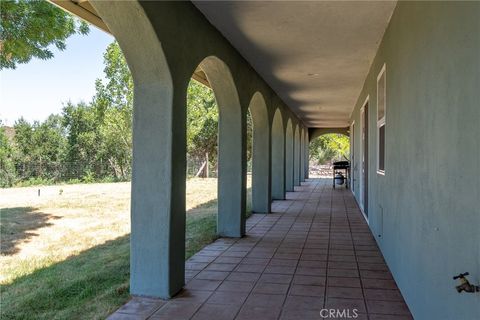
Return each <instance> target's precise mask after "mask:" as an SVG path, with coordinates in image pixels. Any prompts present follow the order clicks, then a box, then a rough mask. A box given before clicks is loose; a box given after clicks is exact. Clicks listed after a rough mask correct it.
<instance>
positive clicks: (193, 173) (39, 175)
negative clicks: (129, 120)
mask: <svg viewBox="0 0 480 320" xmlns="http://www.w3.org/2000/svg"><path fill="white" fill-rule="evenodd" d="M186 160H187V161H186V176H187V178H193V177H200V178H207V177H208V178H217V177H218V167H217V162H216V161H212V160H210V159H208V156H203V157H193V156H189V155H187V159H186ZM215 160H216V159H215ZM251 171H252V162H251V161H248V162H247V173H251ZM131 177H132V170H131V165H127V166H125V167H124V168H123V167H119V166H118V165H115V164H112V163H109V162H102V161H92V162H87V161H72V162H65V161H61V162H47V161H25V162H22V163H16V164H13V165H10V166H7V165H6V164H5V163H3V162H1V161H0V180H1V181H0V186H1V187H10V186H27V185H35V184H55V183H92V182H119V181H130V180H131Z"/></svg>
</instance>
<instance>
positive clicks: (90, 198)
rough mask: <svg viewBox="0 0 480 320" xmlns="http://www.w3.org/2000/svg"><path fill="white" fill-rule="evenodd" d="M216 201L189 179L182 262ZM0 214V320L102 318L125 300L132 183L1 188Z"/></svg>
mask: <svg viewBox="0 0 480 320" xmlns="http://www.w3.org/2000/svg"><path fill="white" fill-rule="evenodd" d="M249 182H250V181H249ZM38 189H40V196H38ZM216 197H217V180H216V179H190V180H188V181H187V210H188V211H187V243H186V249H187V257H188V256H190V255H192V254H193V253H194V252H196V251H197V250H199V249H200V248H201V247H202V246H204V245H205V244H206V243H208V242H210V241H212V240H213V239H214V238H215V225H216V210H217V209H216V207H217V202H216ZM0 208H1V209H0V212H1V224H0V225H1V256H0V264H1V272H0V284H1V286H2V303H1V304H2V308H1V309H2V311H1V313H2V319H3V318H5V319H10V318H11V319H20V318H29V317H32V316H33V315H35V316H34V317H35V318H44V319H54V318H55V319H64V318H69V319H72V318H76V317H78V312H81V314H82V315H83V316H86V317H87V318H96V319H97V318H98V319H101V318H103V317H105V315H107V314H108V313H109V312H112V311H113V310H115V309H116V308H117V307H118V306H119V305H121V304H122V303H123V302H124V301H125V299H127V298H128V257H129V236H128V235H129V232H130V183H108V184H78V185H61V186H44V187H27V188H12V189H0ZM65 292H67V293H65ZM76 313H77V314H76ZM74 314H76V316H74Z"/></svg>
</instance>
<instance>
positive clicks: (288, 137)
mask: <svg viewBox="0 0 480 320" xmlns="http://www.w3.org/2000/svg"><path fill="white" fill-rule="evenodd" d="M294 145H295V144H294V133H293V127H292V120H290V119H288V122H287V129H286V130H285V191H289V192H291V191H294V188H293V180H294V179H293V170H294V169H293V167H294V154H295V152H294V151H295V150H294V149H295V148H294Z"/></svg>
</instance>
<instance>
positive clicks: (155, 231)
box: [91, 1, 186, 298]
mask: <svg viewBox="0 0 480 320" xmlns="http://www.w3.org/2000/svg"><path fill="white" fill-rule="evenodd" d="M91 4H92V5H93V6H94V8H95V10H96V11H97V13H98V14H99V15H100V16H101V17H102V19H103V21H104V22H105V23H106V24H107V26H108V28H109V30H110V31H111V32H112V33H113V34H114V35H115V37H116V39H117V41H118V42H119V44H120V47H121V48H122V51H123V53H124V55H125V58H126V60H127V63H128V66H129V68H130V70H131V72H132V76H133V80H134V97H135V98H134V110H133V163H132V187H131V188H132V191H131V236H130V292H131V293H132V294H133V295H145V296H153V297H160V298H170V297H172V296H173V295H175V294H176V293H177V292H179V291H180V290H181V288H182V286H183V284H184V273H185V270H184V269H185V101H186V97H185V94H186V92H185V90H184V88H183V86H181V88H177V90H174V85H173V82H172V76H171V73H170V68H169V64H168V63H167V59H166V57H165V55H164V52H163V49H162V46H161V44H160V42H159V40H158V37H157V35H156V33H155V31H154V29H153V27H152V25H151V23H150V21H149V20H148V18H147V16H146V14H145V12H144V10H143V8H142V7H141V5H139V3H138V2H104V1H91ZM174 92H175V96H174Z"/></svg>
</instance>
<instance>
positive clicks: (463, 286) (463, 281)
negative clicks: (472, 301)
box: [453, 272, 480, 293]
mask: <svg viewBox="0 0 480 320" xmlns="http://www.w3.org/2000/svg"><path fill="white" fill-rule="evenodd" d="M468 275H469V273H468V272H465V273H460V274H459V275H458V276H454V277H453V280H457V279H460V285H458V286H456V287H455V289H457V292H458V293H460V292H462V291H465V292H469V293H474V292H479V291H480V287H479V286H476V285H473V284H471V283H470V282H469V281H468V279H467V278H465V277H466V276H468Z"/></svg>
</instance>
